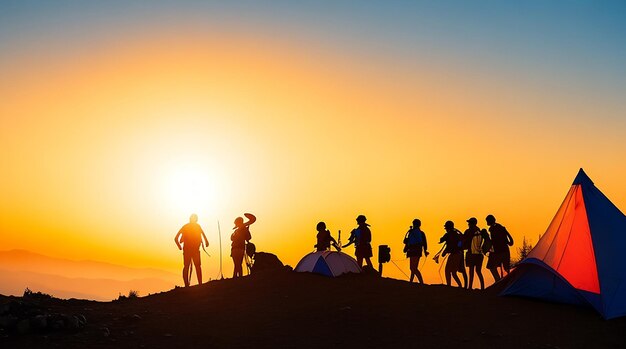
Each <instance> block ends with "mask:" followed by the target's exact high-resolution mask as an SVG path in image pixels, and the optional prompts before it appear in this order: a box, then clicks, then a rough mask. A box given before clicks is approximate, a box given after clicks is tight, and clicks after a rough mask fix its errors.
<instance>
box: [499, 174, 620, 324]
mask: <svg viewBox="0 0 626 349" xmlns="http://www.w3.org/2000/svg"><path fill="white" fill-rule="evenodd" d="M625 247H626V216H624V214H623V213H622V212H621V211H620V210H619V209H618V208H617V207H616V206H615V205H613V203H612V202H611V201H609V199H608V198H607V197H606V196H604V194H602V192H600V190H598V188H596V187H595V186H594V184H593V182H592V181H591V179H589V177H587V175H586V174H585V172H584V171H583V170H582V169H580V171H579V172H578V175H577V176H576V179H574V183H573V184H572V186H571V188H570V190H569V192H568V193H567V196H566V197H565V200H564V201H563V203H562V204H561V207H560V208H559V210H558V211H557V213H556V216H555V217H554V219H553V220H552V223H551V224H550V226H548V230H547V231H546V232H545V234H544V235H543V236H542V237H541V239H540V240H539V241H538V242H537V245H536V246H535V247H534V248H533V249H532V251H531V252H530V253H529V255H528V257H527V258H526V259H524V260H523V261H522V262H521V263H520V264H519V265H518V267H517V268H515V270H513V272H512V273H511V274H510V275H509V276H507V278H505V279H504V280H503V281H504V282H507V284H506V287H505V288H504V290H503V291H502V294H503V295H518V296H527V297H534V298H540V299H545V300H550V301H556V302H562V303H573V304H585V305H591V306H592V307H593V308H595V309H596V310H597V311H598V312H599V313H600V314H602V316H603V317H604V318H606V319H610V318H615V317H619V316H625V315H626V259H624V252H623V251H624V248H625Z"/></svg>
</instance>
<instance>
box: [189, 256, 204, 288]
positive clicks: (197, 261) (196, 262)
mask: <svg viewBox="0 0 626 349" xmlns="http://www.w3.org/2000/svg"><path fill="white" fill-rule="evenodd" d="M193 265H194V266H195V267H196V278H197V279H198V285H202V265H201V261H200V251H198V253H197V254H195V255H194V256H193ZM189 282H190V283H191V280H189Z"/></svg>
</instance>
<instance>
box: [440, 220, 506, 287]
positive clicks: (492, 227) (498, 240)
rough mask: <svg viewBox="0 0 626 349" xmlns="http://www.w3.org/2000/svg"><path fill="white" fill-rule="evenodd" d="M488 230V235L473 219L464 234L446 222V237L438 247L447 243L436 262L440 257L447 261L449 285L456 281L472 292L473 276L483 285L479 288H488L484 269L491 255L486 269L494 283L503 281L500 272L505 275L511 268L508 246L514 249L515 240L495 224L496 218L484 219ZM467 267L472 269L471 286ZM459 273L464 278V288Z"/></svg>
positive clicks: (468, 223) (446, 269) (470, 275)
mask: <svg viewBox="0 0 626 349" xmlns="http://www.w3.org/2000/svg"><path fill="white" fill-rule="evenodd" d="M485 221H486V222H487V225H488V226H489V232H487V230H486V229H480V228H479V227H478V220H477V219H476V218H474V217H472V218H470V219H468V220H467V226H468V227H467V229H466V230H465V232H463V233H461V231H459V230H458V229H456V228H455V227H454V222H452V221H447V222H446V223H445V224H444V229H445V230H446V232H445V234H444V235H443V236H442V237H441V238H440V239H439V243H445V245H444V246H443V248H442V251H440V253H441V255H439V254H437V255H436V256H435V260H436V261H438V258H439V256H441V257H446V256H447V258H448V259H447V261H446V265H445V276H446V284H447V285H448V286H450V285H451V282H452V281H451V280H452V279H454V281H455V282H456V284H457V285H458V286H459V287H463V288H468V289H471V288H473V284H474V273H476V276H477V277H478V281H479V282H480V288H481V289H484V288H485V279H484V278H483V274H482V266H483V261H484V256H485V255H488V259H487V269H489V271H490V272H491V274H492V275H493V278H494V281H498V280H500V279H501V277H502V276H501V275H500V272H499V271H498V268H502V270H504V271H505V272H506V273H508V272H509V271H510V268H511V254H510V250H509V246H513V237H512V236H511V234H509V232H508V231H507V230H506V228H505V227H504V226H502V225H501V224H499V223H496V218H495V217H494V216H493V215H488V216H487V217H486V218H485ZM466 266H467V268H469V282H468V277H467V272H466V270H465V269H466ZM457 273H460V274H461V276H462V277H463V285H462V286H461V280H460V279H459V277H458V275H457Z"/></svg>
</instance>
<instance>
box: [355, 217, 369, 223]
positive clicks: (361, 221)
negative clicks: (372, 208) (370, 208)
mask: <svg viewBox="0 0 626 349" xmlns="http://www.w3.org/2000/svg"><path fill="white" fill-rule="evenodd" d="M366 220H367V218H366V217H365V216H364V215H359V216H358V217H356V222H357V223H358V224H359V225H363V224H365V225H369V224H367V223H365V221H366Z"/></svg>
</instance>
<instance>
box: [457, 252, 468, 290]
mask: <svg viewBox="0 0 626 349" xmlns="http://www.w3.org/2000/svg"><path fill="white" fill-rule="evenodd" d="M459 259H460V261H459V271H460V272H461V276H463V288H465V289H466V288H467V286H468V284H467V271H466V270H465V256H464V255H463V252H461V256H460V258H459Z"/></svg>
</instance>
